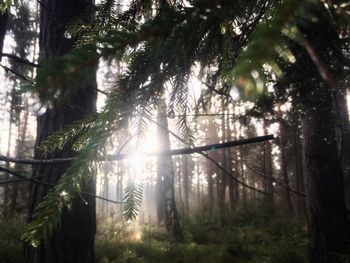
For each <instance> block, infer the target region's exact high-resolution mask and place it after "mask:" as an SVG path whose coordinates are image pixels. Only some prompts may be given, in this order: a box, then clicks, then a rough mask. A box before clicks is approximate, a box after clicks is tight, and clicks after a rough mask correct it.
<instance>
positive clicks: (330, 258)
mask: <svg viewBox="0 0 350 263" xmlns="http://www.w3.org/2000/svg"><path fill="white" fill-rule="evenodd" d="M310 11H312V12H313V15H315V16H317V20H315V22H314V23H312V24H302V25H300V26H299V28H300V30H301V31H302V33H303V34H304V35H305V37H306V39H307V40H308V43H307V45H306V52H305V51H304V52H303V50H302V51H301V52H299V54H298V58H297V60H298V63H297V64H296V65H297V66H296V67H297V68H296V71H297V72H296V74H298V75H300V73H301V74H302V76H300V77H298V79H299V83H297V85H298V86H299V87H301V92H302V94H301V95H302V99H303V106H304V108H305V116H304V117H303V122H304V140H305V162H306V171H307V177H308V184H307V189H308V190H307V196H308V206H309V231H310V262H317V263H326V262H327V263H333V262H339V260H340V257H344V256H347V257H349V254H350V253H349V240H350V224H349V219H348V210H347V208H346V205H345V196H344V180H343V171H342V166H341V160H340V159H339V155H338V144H337V140H336V139H337V136H336V108H335V107H334V98H333V92H334V91H335V89H337V87H336V86H335V85H336V84H335V83H331V82H330V81H329V79H327V78H325V74H322V75H321V74H320V72H321V67H320V66H318V67H316V66H315V62H316V60H317V61H318V62H319V64H321V65H322V70H323V71H327V72H328V73H327V74H328V75H330V74H332V75H333V76H337V75H338V74H340V73H341V72H342V68H343V67H342V66H341V64H340V63H339V61H336V60H335V59H336V56H334V55H333V50H332V49H333V48H334V47H335V48H339V45H340V44H339V34H338V32H336V31H335V30H334V26H333V23H332V22H331V21H329V19H328V18H327V16H328V14H327V13H326V12H327V11H326V10H325V9H324V8H323V7H320V6H319V5H316V4H315V5H314V6H313V9H310ZM311 49H312V50H311ZM311 51H312V52H311ZM326 63H329V64H331V65H332V67H328V64H326ZM295 76H297V75H295ZM338 76H339V75H338ZM324 79H326V81H324Z"/></svg>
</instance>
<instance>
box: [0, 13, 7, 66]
mask: <svg viewBox="0 0 350 263" xmlns="http://www.w3.org/2000/svg"><path fill="white" fill-rule="evenodd" d="M7 20H8V13H7V10H6V11H5V12H4V13H2V14H1V13H0V54H1V53H2V52H3V48H4V40H5V35H6V29H7ZM1 58H2V56H0V62H1Z"/></svg>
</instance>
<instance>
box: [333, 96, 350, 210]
mask: <svg viewBox="0 0 350 263" xmlns="http://www.w3.org/2000/svg"><path fill="white" fill-rule="evenodd" d="M335 106H336V107H337V115H338V122H339V126H340V136H339V137H340V139H339V141H340V145H339V149H340V153H339V155H340V156H341V163H342V167H343V174H344V183H345V198H346V204H347V207H348V208H349V207H350V121H349V112H348V106H347V100H346V91H345V90H339V91H337V92H336V94H335Z"/></svg>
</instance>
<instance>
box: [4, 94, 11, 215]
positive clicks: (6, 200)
mask: <svg viewBox="0 0 350 263" xmlns="http://www.w3.org/2000/svg"><path fill="white" fill-rule="evenodd" d="M13 115H14V104H13V101H11V107H10V116H9V129H8V136H7V156H10V155H11V141H12V124H13ZM5 167H6V169H7V170H9V169H10V163H9V162H7V163H6V165H5ZM10 177H11V176H10V174H8V173H6V175H5V180H8V179H9V178H10ZM10 190H11V189H10V186H9V185H8V184H5V186H4V201H3V202H4V203H3V204H4V215H5V216H7V215H8V209H9V201H10Z"/></svg>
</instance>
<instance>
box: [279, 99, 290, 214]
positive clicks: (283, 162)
mask: <svg viewBox="0 0 350 263" xmlns="http://www.w3.org/2000/svg"><path fill="white" fill-rule="evenodd" d="M277 108H278V109H277V119H278V123H279V126H280V141H279V142H280V151H281V172H282V178H283V183H284V185H285V186H286V188H285V189H284V201H285V203H286V208H287V209H286V212H287V213H288V214H289V215H291V214H292V213H293V204H292V197H291V194H290V191H289V177H288V171H287V158H286V146H287V142H286V123H285V121H284V120H283V114H282V111H281V108H280V105H278V106H277Z"/></svg>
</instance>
